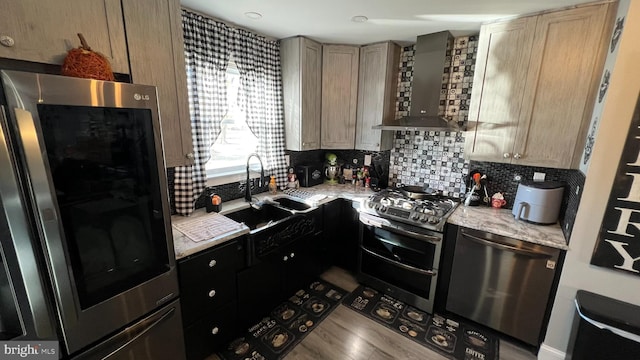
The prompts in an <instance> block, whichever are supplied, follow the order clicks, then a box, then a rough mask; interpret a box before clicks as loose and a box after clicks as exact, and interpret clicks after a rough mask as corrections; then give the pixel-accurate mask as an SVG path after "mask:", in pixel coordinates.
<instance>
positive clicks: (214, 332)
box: [211, 326, 220, 335]
mask: <svg viewBox="0 0 640 360" xmlns="http://www.w3.org/2000/svg"><path fill="white" fill-rule="evenodd" d="M219 332H220V329H218V327H217V326H216V327H214V328H213V329H211V333H212V334H213V335H216V334H218V333H219Z"/></svg>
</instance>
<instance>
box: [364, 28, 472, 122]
mask: <svg viewBox="0 0 640 360" xmlns="http://www.w3.org/2000/svg"><path fill="white" fill-rule="evenodd" d="M452 44H453V36H452V35H451V33H450V32H448V31H442V32H438V33H434V34H428V35H421V36H418V38H417V41H416V53H415V56H414V65H413V83H412V86H411V110H410V112H409V116H406V117H403V118H401V119H398V120H389V121H385V122H383V124H382V125H376V126H374V127H373V129H380V130H393V131H398V130H399V131H407V130H417V131H462V130H464V129H462V128H460V127H459V126H458V124H457V122H455V121H448V120H447V119H445V118H443V117H442V116H439V115H438V106H439V105H440V91H441V90H442V74H443V71H444V68H445V66H448V65H450V64H445V63H446V58H447V55H446V52H447V47H448V48H449V49H452V48H453V46H451V45H452Z"/></svg>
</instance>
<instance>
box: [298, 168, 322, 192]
mask: <svg viewBox="0 0 640 360" xmlns="http://www.w3.org/2000/svg"><path fill="white" fill-rule="evenodd" d="M296 174H297V175H298V182H299V183H300V186H301V187H311V186H315V185H320V184H322V182H323V181H324V175H323V168H322V165H321V164H319V163H318V164H309V165H298V166H296Z"/></svg>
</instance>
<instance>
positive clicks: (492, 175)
mask: <svg viewBox="0 0 640 360" xmlns="http://www.w3.org/2000/svg"><path fill="white" fill-rule="evenodd" d="M469 170H470V171H473V170H478V171H480V172H481V173H483V174H486V175H487V189H488V193H489V196H491V195H493V194H494V193H496V192H501V193H502V194H503V196H504V198H505V200H506V201H507V204H506V205H505V208H507V209H511V208H513V203H514V201H515V198H516V193H517V191H518V184H520V182H522V181H531V180H532V179H533V173H534V172H541V173H544V174H545V181H560V182H562V183H564V184H565V189H564V194H563V198H562V204H561V206H560V216H559V217H560V219H559V220H560V225H561V227H562V232H563V233H564V235H565V239H569V237H570V236H571V231H572V230H573V223H574V221H575V218H576V214H577V212H578V206H579V205H580V197H581V195H582V188H583V187H584V181H585V176H584V175H583V174H582V172H581V171H580V170H571V169H552V168H543V167H532V166H522V165H513V164H501V163H494V162H484V161H471V163H470V164H469ZM516 176H519V178H520V179H521V180H519V181H518V180H515V178H516ZM467 181H468V180H467Z"/></svg>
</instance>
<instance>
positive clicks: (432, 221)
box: [429, 216, 440, 224]
mask: <svg viewBox="0 0 640 360" xmlns="http://www.w3.org/2000/svg"><path fill="white" fill-rule="evenodd" d="M439 222H440V219H438V218H437V217H435V216H429V223H430V224H437V223H439Z"/></svg>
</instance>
